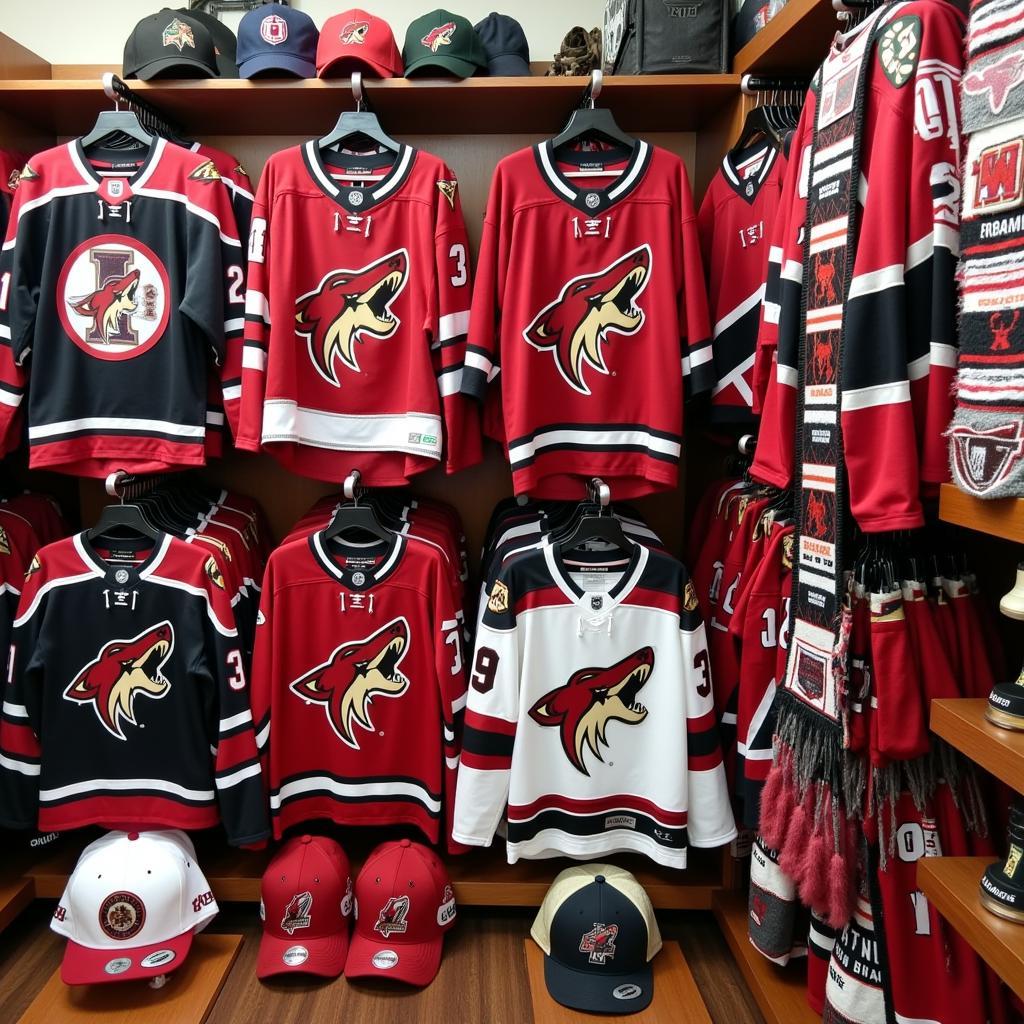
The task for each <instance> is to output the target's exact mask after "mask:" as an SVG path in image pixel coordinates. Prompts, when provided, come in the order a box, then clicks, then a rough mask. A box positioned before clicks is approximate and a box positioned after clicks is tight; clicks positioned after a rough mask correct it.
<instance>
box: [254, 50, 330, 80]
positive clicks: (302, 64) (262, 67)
mask: <svg viewBox="0 0 1024 1024" xmlns="http://www.w3.org/2000/svg"><path fill="white" fill-rule="evenodd" d="M270 71H279V72H284V73H286V74H289V75H298V76H299V78H316V65H315V64H314V63H313V62H312V61H311V60H303V59H302V58H301V57H294V56H292V55H291V54H288V53H260V54H257V55H256V56H255V57H250V58H249V59H248V60H244V61H242V63H241V64H239V65H238V76H239V78H252V77H253V75H259V74H263V73H265V72H270Z"/></svg>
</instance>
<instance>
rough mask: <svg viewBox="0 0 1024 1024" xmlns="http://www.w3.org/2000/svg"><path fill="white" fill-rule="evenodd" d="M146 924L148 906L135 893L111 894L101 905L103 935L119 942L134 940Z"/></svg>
mask: <svg viewBox="0 0 1024 1024" xmlns="http://www.w3.org/2000/svg"><path fill="white" fill-rule="evenodd" d="M145 923H146V905H145V904H144V903H143V902H142V900H140V899H139V897H138V896H136V895H135V893H133V892H114V893H111V894H110V895H109V896H108V897H107V898H106V899H105V900H104V901H103V902H102V903H101V904H100V927H101V928H102V929H103V934H104V935H106V936H108V937H109V938H111V939H116V940H117V941H118V942H124V941H126V940H127V939H133V938H135V936H136V935H138V934H139V932H141V931H142V926H143V925H144V924H145Z"/></svg>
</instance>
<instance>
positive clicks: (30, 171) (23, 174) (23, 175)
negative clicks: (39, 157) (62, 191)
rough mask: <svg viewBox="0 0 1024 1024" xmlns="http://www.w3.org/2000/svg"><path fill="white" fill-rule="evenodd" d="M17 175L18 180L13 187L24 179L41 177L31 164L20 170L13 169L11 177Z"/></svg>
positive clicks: (30, 179) (32, 179)
mask: <svg viewBox="0 0 1024 1024" xmlns="http://www.w3.org/2000/svg"><path fill="white" fill-rule="evenodd" d="M15 175H17V180H16V181H15V182H14V183H13V184H12V185H11V188H12V189H15V188H17V187H18V186H19V185H20V184H21V183H22V182H23V181H35V180H36V178H38V177H39V174H38V173H37V172H36V171H35V169H34V168H33V167H32V165H31V164H25V166H24V167H22V169H21V170H20V171H12V172H11V177H12V178H13V177H14V176H15Z"/></svg>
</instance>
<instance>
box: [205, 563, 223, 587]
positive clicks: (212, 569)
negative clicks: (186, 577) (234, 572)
mask: <svg viewBox="0 0 1024 1024" xmlns="http://www.w3.org/2000/svg"><path fill="white" fill-rule="evenodd" d="M203 569H204V570H205V571H206V575H207V577H208V578H209V580H210V582H211V583H212V584H213V585H214V586H215V587H218V588H219V589H220V590H223V589H224V574H223V573H222V572H221V571H220V566H219V565H217V559H216V558H214V557H213V555H210V557H209V558H208V559H207V560H206V562H205V564H204V565H203Z"/></svg>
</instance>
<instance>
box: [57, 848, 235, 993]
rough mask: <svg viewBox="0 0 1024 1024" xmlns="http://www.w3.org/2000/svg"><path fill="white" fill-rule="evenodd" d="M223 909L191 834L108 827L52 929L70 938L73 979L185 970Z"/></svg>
mask: <svg viewBox="0 0 1024 1024" xmlns="http://www.w3.org/2000/svg"><path fill="white" fill-rule="evenodd" d="M216 913H217V902H216V900H214V898H213V893H212V892H210V883H209V882H207V880H206V877H205V876H204V875H203V872H202V871H201V870H200V868H199V865H198V864H197V863H196V852H195V849H194V848H193V846H192V840H191V839H189V837H188V836H187V835H185V833H184V832H179V831H178V830H176V829H175V830H169V831H165V832H108V833H107V834H106V835H105V836H102V837H101V838H100V839H97V840H96V841H95V842H92V843H90V844H89V845H88V846H87V847H86V848H85V849H84V850H83V851H82V855H81V856H80V857H79V858H78V863H77V864H76V865H75V870H74V871H73V872H72V873H71V878H69V879H68V884H67V888H66V889H65V890H64V895H63V896H61V898H60V903H59V904H58V905H57V909H56V910H55V911H54V913H53V919H52V920H51V921H50V927H51V928H52V929H53V930H54V931H55V932H56V933H57V934H58V935H63V936H64V937H65V938H66V939H67V940H68V944H67V947H66V948H65V950H64V961H63V963H62V964H61V967H60V976H61V978H62V979H63V981H64V983H65V984H67V985H89V984H94V983H96V982H101V981H131V980H133V979H136V978H152V977H155V976H156V975H160V974H167V973H168V972H169V971H174V970H177V968H179V967H180V966H181V965H182V964H183V963H184V962H185V957H186V956H187V955H188V951H189V949H190V948H191V946H192V936H193V934H195V933H196V932H199V931H202V929H203V928H205V927H206V925H207V924H208V923H209V921H210V919H211V918H212V917H213V916H214V915H215V914H216Z"/></svg>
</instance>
